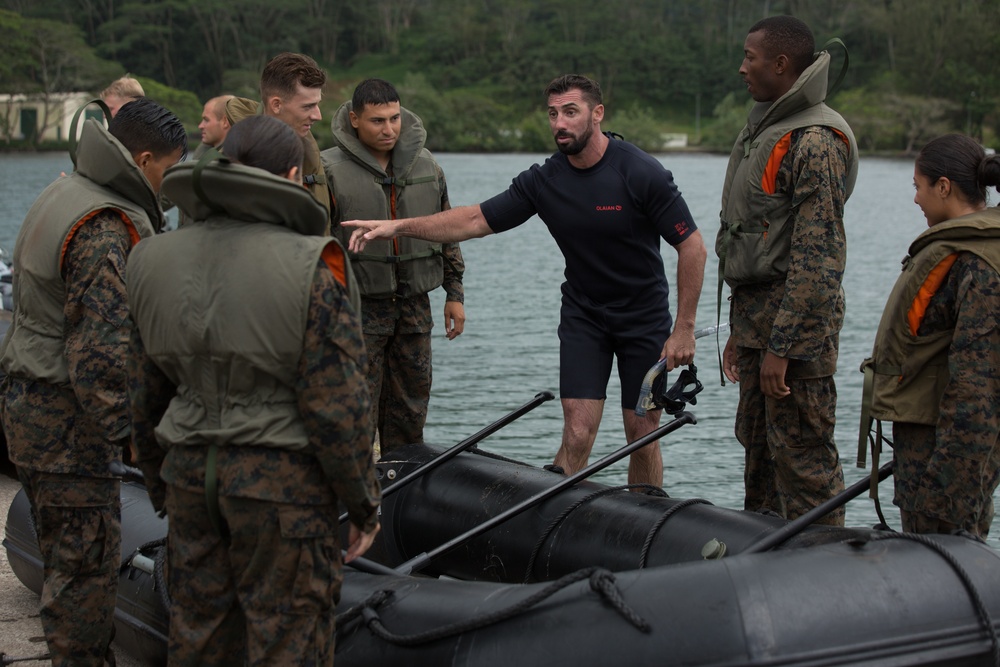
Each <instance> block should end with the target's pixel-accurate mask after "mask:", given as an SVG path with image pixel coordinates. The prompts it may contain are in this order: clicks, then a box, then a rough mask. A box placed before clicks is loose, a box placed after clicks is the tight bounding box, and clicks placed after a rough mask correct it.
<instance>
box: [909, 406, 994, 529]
mask: <svg viewBox="0 0 1000 667" xmlns="http://www.w3.org/2000/svg"><path fill="white" fill-rule="evenodd" d="M935 431H936V429H935V428H934V427H933V426H925V425H923V424H907V423H898V424H897V423H894V424H893V425H892V440H893V460H894V461H895V467H894V470H893V479H894V485H895V496H894V497H893V503H895V504H896V505H897V506H898V507H899V509H900V514H901V516H902V528H903V530H904V531H905V532H908V533H950V532H951V531H952V530H955V529H956V528H961V529H964V530H967V531H968V532H970V533H972V534H973V535H978V536H979V537H982V538H985V537H986V536H987V535H988V534H989V532H990V525H991V524H992V523H993V494H994V492H995V491H996V489H997V484H998V482H1000V443H994V445H993V448H992V449H991V450H990V451H985V452H976V451H970V450H969V449H966V451H964V452H963V454H965V456H961V457H957V456H956V457H951V459H952V460H941V459H942V457H943V456H945V455H943V454H942V453H940V452H939V451H938V450H937V437H936V433H935ZM953 437H954V438H956V439H959V438H961V434H953ZM932 458H933V459H935V460H934V463H935V467H936V469H938V470H940V471H941V475H947V477H945V478H941V477H940V476H939V477H938V478H936V479H927V466H928V465H929V464H930V463H931V460H932Z"/></svg>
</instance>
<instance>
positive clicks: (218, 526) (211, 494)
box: [205, 442, 224, 537]
mask: <svg viewBox="0 0 1000 667" xmlns="http://www.w3.org/2000/svg"><path fill="white" fill-rule="evenodd" d="M218 455H219V445H218V444H217V443H214V442H213V443H212V444H211V445H209V446H208V456H207V457H206V459H205V507H206V508H207V509H208V520H209V521H211V522H212V527H213V528H215V532H216V533H217V534H218V535H219V537H222V536H223V535H224V533H223V532H222V513H221V512H219V477H218V475H217V474H216V472H215V460H216V458H217V457H218Z"/></svg>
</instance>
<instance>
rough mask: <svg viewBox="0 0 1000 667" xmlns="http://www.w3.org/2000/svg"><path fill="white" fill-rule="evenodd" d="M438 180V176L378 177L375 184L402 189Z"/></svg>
mask: <svg viewBox="0 0 1000 667" xmlns="http://www.w3.org/2000/svg"><path fill="white" fill-rule="evenodd" d="M435 180H437V177H436V176H420V177H419V178H397V177H395V176H376V177H375V182H376V183H378V184H379V185H398V186H400V187H406V186H407V185H417V184H419V183H431V182H433V181H435Z"/></svg>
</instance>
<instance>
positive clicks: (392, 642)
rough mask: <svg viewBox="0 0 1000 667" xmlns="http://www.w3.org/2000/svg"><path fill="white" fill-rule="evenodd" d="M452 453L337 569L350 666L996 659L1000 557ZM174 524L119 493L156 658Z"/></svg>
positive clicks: (392, 474)
mask: <svg viewBox="0 0 1000 667" xmlns="http://www.w3.org/2000/svg"><path fill="white" fill-rule="evenodd" d="M454 449H455V448H452V450H447V451H444V452H442V450H441V449H438V448H434V447H429V446H424V445H411V446H409V447H406V448H403V449H401V450H394V451H393V456H392V459H391V460H385V461H382V462H380V463H379V464H378V468H379V472H380V474H381V475H382V478H383V483H384V485H385V486H386V489H387V490H388V489H390V488H391V486H392V485H393V484H396V485H398V488H397V489H396V490H395V492H390V493H387V494H386V498H385V501H384V503H383V508H382V523H383V530H382V532H381V534H380V538H379V539H378V541H377V542H376V545H375V546H374V547H373V549H372V551H371V552H370V553H369V559H368V560H370V561H372V562H369V563H367V564H365V565H363V567H364V568H365V570H367V571H359V570H355V569H352V568H346V569H345V581H344V586H343V592H342V599H341V601H340V604H339V606H338V608H337V613H338V621H337V624H338V629H337V637H336V658H335V660H336V664H337V665H339V666H340V667H345V666H349V665H365V666H367V665H378V666H379V667H390V666H392V665H418V664H419V665H470V666H471V665H475V666H477V667H487V666H491V665H505V666H506V665H510V664H519V665H524V666H533V665H538V666H540V667H541V666H544V667H551V666H552V665H559V664H567V665H574V667H585V666H587V665H611V664H621V663H631V664H641V665H719V666H721V665H841V664H856V665H956V666H957V665H962V666H965V665H984V666H985V665H992V666H994V667H995V666H996V665H998V664H1000V645H998V642H1000V640H998V632H1000V626H998V625H997V621H996V620H995V619H998V618H1000V554H998V553H997V552H996V551H994V550H993V549H991V548H990V547H988V546H987V545H985V544H983V543H981V542H978V541H975V540H972V539H968V538H965V537H961V536H933V537H924V536H906V535H899V534H895V533H889V532H881V531H873V530H861V529H835V528H820V527H815V526H808V527H805V528H803V529H801V530H799V528H798V527H795V529H794V530H790V528H789V527H790V526H791V525H792V524H790V522H787V521H784V520H782V519H779V518H775V517H768V516H761V515H757V514H753V513H747V512H742V511H736V510H730V509H725V508H719V507H715V506H713V505H711V504H708V503H706V502H704V501H699V500H697V499H684V500H680V499H675V498H668V497H665V496H664V495H663V494H662V493H655V492H654V493H641V492H640V493H636V492H633V491H630V490H627V489H624V488H621V489H612V488H609V487H607V486H604V485H601V484H595V483H592V482H588V481H580V482H574V483H571V484H565V482H566V480H567V479H568V478H565V477H563V476H561V475H556V474H554V473H552V472H549V471H547V470H543V469H539V468H535V467H532V466H528V465H524V464H521V463H518V462H516V461H510V460H507V459H504V458H502V457H497V456H493V455H489V454H487V453H485V452H480V451H478V450H475V449H473V450H471V451H461V452H458V451H453V450H454ZM415 471H421V472H420V473H418V474H414V473H415ZM407 479H411V480H412V481H411V482H410V483H405V484H404V483H403V482H405V481H406V480H407ZM570 481H572V480H570ZM560 485H563V486H561V488H559V489H557V490H556V491H555V492H553V491H551V490H552V489H554V488H556V487H559V486H560ZM29 514H30V513H29V509H28V503H27V501H26V499H25V498H24V496H23V494H18V496H17V497H16V499H15V501H14V503H13V504H12V505H11V508H10V511H9V516H8V521H7V532H6V536H5V539H4V546H5V547H6V549H7V554H8V559H9V561H10V563H11V567H12V568H13V569H14V571H15V573H16V574H17V576H18V577H19V578H20V580H21V581H22V582H23V583H24V584H25V585H26V586H28V587H29V588H30V589H32V590H34V591H36V592H38V591H40V590H41V585H42V574H41V564H40V561H39V555H38V549H37V545H36V542H35V536H34V532H33V528H32V525H31V519H30V516H29ZM498 517H499V519H500V520H499V521H498V522H496V524H495V525H494V526H493V527H491V528H489V529H485V530H481V531H479V532H477V530H479V529H478V527H479V526H482V525H487V524H490V523H491V522H493V521H494V520H495V519H496V518H498ZM165 532H166V523H165V522H164V521H162V520H160V519H158V518H157V517H156V516H155V514H154V512H153V510H152V507H151V505H150V504H149V501H148V498H147V497H146V494H145V490H144V488H143V487H142V486H141V485H140V484H136V483H125V484H123V485H122V534H123V556H124V557H123V563H125V564H124V565H123V568H122V575H121V586H120V591H119V602H118V610H117V615H116V622H117V635H116V642H117V643H118V645H119V646H121V647H122V648H124V649H125V650H126V651H127V652H129V653H131V654H132V655H134V656H136V657H137V658H139V659H141V660H142V661H143V662H145V663H148V664H163V663H164V662H165V655H166V642H165V636H166V634H167V614H166V609H165V606H164V604H165V602H164V598H163V596H162V582H161V581H160V578H159V577H158V576H157V572H158V571H159V569H158V566H157V563H158V561H160V560H161V559H162V558H163V555H164V547H163V545H162V540H161V538H162V537H163V536H164V535H165ZM442 547H444V548H442ZM389 568H399V572H410V574H402V573H397V571H395V570H392V571H390V569H389ZM417 572H419V574H416V573H417Z"/></svg>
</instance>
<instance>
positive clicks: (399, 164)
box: [330, 100, 427, 178]
mask: <svg viewBox="0 0 1000 667" xmlns="http://www.w3.org/2000/svg"><path fill="white" fill-rule="evenodd" d="M400 113H401V116H402V123H401V124H400V129H399V140H398V141H397V142H396V146H395V147H394V148H393V149H392V172H393V175H395V176H396V177H398V178H405V177H406V176H407V174H409V173H410V170H411V169H412V168H413V163H414V162H416V160H417V158H418V157H420V151H421V150H423V148H424V143H425V142H426V141H427V130H425V129H424V124H423V122H421V120H420V117H419V116H417V115H416V114H415V113H413V112H412V111H410V110H409V109H407V108H405V107H400ZM330 128H331V129H332V130H333V142H334V143H335V144H336V145H337V147H338V148H340V149H341V150H342V151H344V152H345V153H347V154H348V155H350V156H351V157H352V158H353V159H354V161H355V162H357V163H359V164H362V165H364V166H365V167H366V168H367V169H368V170H369V171H371V172H373V173H375V174H378V175H379V176H385V175H387V174H386V171H385V170H384V169H382V166H381V165H380V164H379V163H378V162H377V161H376V160H375V156H373V155H372V154H371V152H370V151H369V150H368V149H367V148H366V147H365V145H364V144H363V143H361V140H360V139H358V133H357V132H356V131H355V129H354V128H353V127H352V126H351V101H350V100H348V101H347V102H344V103H343V104H342V105H341V106H340V108H339V109H337V113H336V114H334V116H333V120H332V121H331V122H330Z"/></svg>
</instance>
